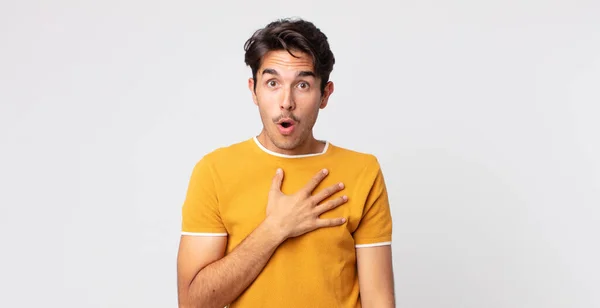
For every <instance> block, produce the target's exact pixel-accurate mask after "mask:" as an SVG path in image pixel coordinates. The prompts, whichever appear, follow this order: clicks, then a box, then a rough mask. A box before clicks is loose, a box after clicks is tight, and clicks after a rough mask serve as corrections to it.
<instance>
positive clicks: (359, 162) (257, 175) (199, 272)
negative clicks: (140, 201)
mask: <svg viewBox="0 0 600 308" xmlns="http://www.w3.org/2000/svg"><path fill="white" fill-rule="evenodd" d="M245 50H246V56H245V62H246V64H247V65H249V66H250V68H251V70H252V78H250V79H249V80H248V88H249V89H250V92H251V93H252V99H253V101H254V104H255V105H256V106H258V110H259V113H260V117H261V119H262V123H263V129H262V131H261V132H260V134H259V135H258V136H255V137H252V138H249V139H247V140H245V141H242V142H239V143H236V144H233V145H230V146H227V147H223V148H219V149H217V150H215V151H213V152H211V153H208V154H207V155H205V156H204V157H203V158H202V159H201V160H200V161H199V162H198V163H197V164H196V166H195V167H194V169H193V172H192V176H191V179H190V183H189V188H188V191H187V195H186V199H185V202H184V204H183V210H182V215H183V219H182V220H183V221H182V235H181V241H180V247H179V253H178V262H177V276H178V293H179V306H180V307H218V308H222V307H224V306H226V305H229V306H230V307H243V308H248V307H252V308H254V307H262V308H270V307H288V308H293V307H344V308H345V307H364V308H369V307H376V308H385V307H394V287H393V273H392V255H391V236H392V219H391V214H390V208H389V204H388V197H387V191H386V186H385V182H384V179H383V175H382V172H381V169H380V166H379V164H378V162H377V159H376V158H375V157H374V156H373V155H371V154H364V153H358V152H355V151H351V150H348V149H344V148H342V147H338V146H335V145H333V144H331V143H329V142H328V141H321V140H317V139H315V137H314V136H313V133H312V128H313V126H314V124H315V122H316V120H317V115H318V113H319V110H320V109H323V108H325V106H326V105H327V102H328V99H329V97H330V95H331V94H332V93H333V83H332V82H331V81H329V74H330V72H331V71H332V69H333V64H334V62H335V61H334V56H333V54H332V52H331V51H330V49H329V44H328V42H327V37H326V36H325V35H324V34H323V33H321V31H320V30H319V29H317V28H316V27H315V26H314V25H313V24H312V23H310V22H307V21H303V20H279V21H276V22H272V23H270V24H269V25H267V26H266V27H265V28H264V29H260V30H258V31H256V32H255V33H254V35H253V36H252V37H251V38H250V39H249V40H248V41H247V42H246V44H245Z"/></svg>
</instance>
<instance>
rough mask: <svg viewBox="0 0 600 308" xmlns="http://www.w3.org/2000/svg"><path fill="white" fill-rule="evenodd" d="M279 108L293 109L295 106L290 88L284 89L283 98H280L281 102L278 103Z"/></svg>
mask: <svg viewBox="0 0 600 308" xmlns="http://www.w3.org/2000/svg"><path fill="white" fill-rule="evenodd" d="M279 108H280V109H281V110H288V111H289V110H294V108H296V104H295V103H294V98H293V96H292V91H291V90H289V89H288V90H286V91H284V93H283V98H282V99H281V103H280V104H279Z"/></svg>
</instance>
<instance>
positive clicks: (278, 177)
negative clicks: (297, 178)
mask: <svg viewBox="0 0 600 308" xmlns="http://www.w3.org/2000/svg"><path fill="white" fill-rule="evenodd" d="M282 182H283V170H282V169H281V168H278V169H277V171H276V172H275V176H273V182H272V183H271V190H274V191H281V183H282Z"/></svg>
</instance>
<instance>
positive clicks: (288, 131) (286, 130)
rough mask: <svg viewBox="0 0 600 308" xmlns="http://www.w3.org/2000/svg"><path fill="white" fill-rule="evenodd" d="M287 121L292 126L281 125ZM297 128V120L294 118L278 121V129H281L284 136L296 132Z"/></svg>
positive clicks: (280, 131)
mask: <svg viewBox="0 0 600 308" xmlns="http://www.w3.org/2000/svg"><path fill="white" fill-rule="evenodd" d="M284 122H287V123H289V124H290V126H288V127H283V125H281V124H282V123H284ZM295 128H296V122H294V120H292V119H288V118H286V119H281V120H279V121H278V122H277V129H279V133H280V134H282V135H284V136H289V135H291V134H292V133H293V132H294V129H295Z"/></svg>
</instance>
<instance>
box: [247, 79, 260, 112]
mask: <svg viewBox="0 0 600 308" xmlns="http://www.w3.org/2000/svg"><path fill="white" fill-rule="evenodd" d="M248 90H250V93H251V94H252V101H254V105H256V106H258V101H257V99H256V92H254V78H252V77H250V78H248Z"/></svg>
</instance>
